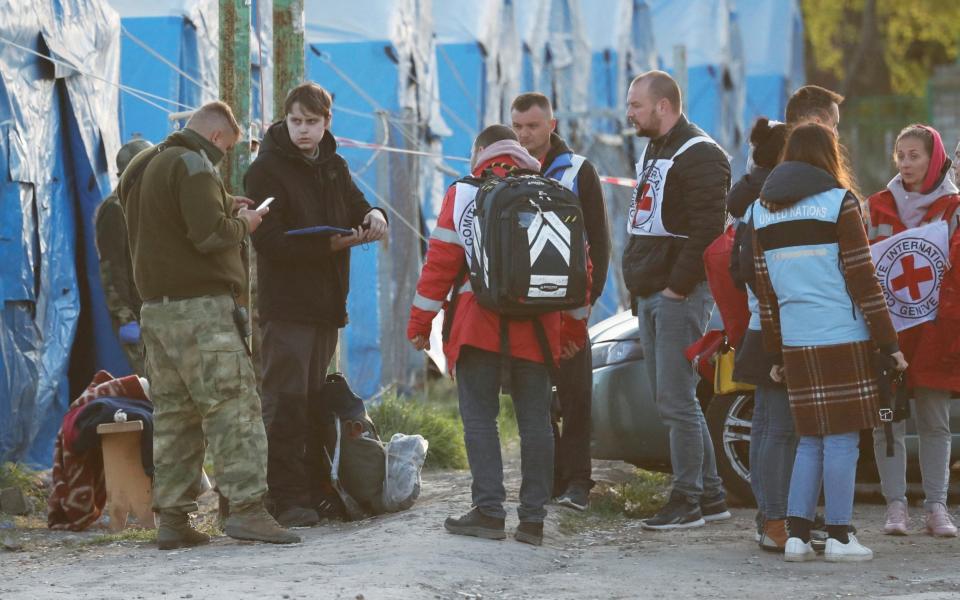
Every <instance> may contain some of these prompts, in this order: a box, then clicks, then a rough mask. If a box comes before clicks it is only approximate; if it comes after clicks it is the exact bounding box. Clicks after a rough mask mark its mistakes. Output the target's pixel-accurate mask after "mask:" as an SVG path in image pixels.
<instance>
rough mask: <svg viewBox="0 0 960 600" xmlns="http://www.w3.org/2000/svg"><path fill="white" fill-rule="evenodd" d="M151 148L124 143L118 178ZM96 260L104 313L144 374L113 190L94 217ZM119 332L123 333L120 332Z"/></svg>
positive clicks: (136, 308) (135, 296)
mask: <svg viewBox="0 0 960 600" xmlns="http://www.w3.org/2000/svg"><path fill="white" fill-rule="evenodd" d="M151 146H152V144H151V143H150V142H148V141H146V140H141V139H135V140H131V141H129V142H127V143H126V144H124V145H123V147H122V148H120V151H119V152H117V176H121V175H123V171H124V170H125V169H126V168H127V165H128V164H130V161H131V160H133V157H134V156H136V155H137V153H138V152H140V151H142V150H146V149H147V148H149V147H151ZM94 227H95V230H96V238H95V240H96V243H97V256H99V258H100V283H101V285H102V286H103V293H104V296H105V297H106V300H107V310H108V311H109V312H110V320H111V321H112V322H113V330H114V332H118V333H119V332H121V331H122V334H123V335H122V336H121V338H122V339H121V343H120V346H121V348H123V352H124V354H126V355H127V360H128V361H129V362H130V368H132V369H133V372H134V373H136V374H138V375H143V374H144V364H143V352H144V350H143V340H142V339H140V328H139V324H140V294H139V293H137V287H136V285H134V283H133V265H132V264H131V262H130V246H129V244H128V243H127V224H126V223H125V222H124V219H123V209H122V208H120V199H119V198H117V191H116V190H113V191H112V192H110V195H109V196H107V197H106V198H104V200H103V202H102V203H101V204H100V206H99V207H97V213H96V216H95V217H94ZM121 328H122V329H121Z"/></svg>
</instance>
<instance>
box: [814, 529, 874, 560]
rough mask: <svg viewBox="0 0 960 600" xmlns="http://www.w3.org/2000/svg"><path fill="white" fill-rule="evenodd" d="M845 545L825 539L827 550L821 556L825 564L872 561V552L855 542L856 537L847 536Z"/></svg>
mask: <svg viewBox="0 0 960 600" xmlns="http://www.w3.org/2000/svg"><path fill="white" fill-rule="evenodd" d="M848 537H849V538H850V539H849V541H848V542H847V543H846V544H841V543H840V542H839V541H838V540H835V539H833V538H827V549H826V550H825V551H824V553H823V556H824V558H825V559H826V560H827V562H862V561H865V560H872V559H873V550H871V549H870V548H867V547H866V546H864V545H863V544H861V543H860V542H858V541H857V536H855V535H853V534H849V535H848Z"/></svg>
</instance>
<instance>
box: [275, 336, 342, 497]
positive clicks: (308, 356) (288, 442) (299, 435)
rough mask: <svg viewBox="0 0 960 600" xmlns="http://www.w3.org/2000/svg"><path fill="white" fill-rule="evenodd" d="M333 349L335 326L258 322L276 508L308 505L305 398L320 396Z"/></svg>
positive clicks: (334, 349) (308, 422)
mask: <svg viewBox="0 0 960 600" xmlns="http://www.w3.org/2000/svg"><path fill="white" fill-rule="evenodd" d="M336 349H337V328H336V327H330V326H326V325H317V324H314V323H298V322H293V321H268V322H266V323H264V324H263V343H262V345H261V359H262V366H263V423H264V425H265V426H266V428H267V487H268V488H269V489H270V498H271V500H272V501H273V502H274V503H275V504H276V505H277V506H278V507H280V508H285V507H288V506H310V504H311V502H310V490H309V485H308V477H307V470H306V460H305V447H306V441H307V434H308V432H309V430H310V421H309V419H308V417H307V415H308V411H307V401H308V400H307V399H308V398H310V397H314V396H316V395H317V394H319V392H320V389H321V388H322V387H323V382H324V379H325V378H326V374H327V367H329V365H330V359H331V358H333V354H334V352H335V351H336Z"/></svg>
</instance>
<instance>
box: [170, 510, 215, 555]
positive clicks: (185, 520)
mask: <svg viewBox="0 0 960 600" xmlns="http://www.w3.org/2000/svg"><path fill="white" fill-rule="evenodd" d="M209 542H210V536H209V535H207V534H205V533H200V532H199V531H197V530H196V529H194V528H193V527H191V526H190V519H189V517H188V516H187V515H186V513H182V512H180V511H167V510H164V511H161V512H160V526H159V528H158V529H157V546H159V547H160V549H161V550H173V549H175V548H185V547H187V546H200V545H201V544H207V543H209Z"/></svg>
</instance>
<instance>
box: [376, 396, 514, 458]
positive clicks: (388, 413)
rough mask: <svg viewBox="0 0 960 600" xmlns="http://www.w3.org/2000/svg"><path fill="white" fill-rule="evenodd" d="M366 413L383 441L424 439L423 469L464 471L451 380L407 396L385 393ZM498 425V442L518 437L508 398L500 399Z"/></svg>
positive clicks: (464, 454) (455, 398)
mask: <svg viewBox="0 0 960 600" xmlns="http://www.w3.org/2000/svg"><path fill="white" fill-rule="evenodd" d="M369 412H370V418H372V419H373V422H374V423H375V424H376V425H377V429H378V430H379V432H380V437H381V438H382V439H383V440H384V441H385V442H386V441H387V440H389V439H390V437H391V436H392V435H393V434H394V433H398V432H399V433H406V434H411V435H412V434H420V435H422V436H423V437H425V438H426V439H427V441H428V442H429V443H430V449H429V450H428V452H427V460H426V463H425V464H424V468H428V469H466V468H467V452H466V449H465V448H464V445H463V422H462V421H461V420H460V408H459V402H458V399H457V388H456V384H455V383H454V382H453V381H451V380H450V379H447V378H444V379H440V380H436V381H431V382H430V383H428V384H427V386H426V387H425V388H424V389H423V390H422V392H421V393H419V394H414V395H412V396H408V397H398V396H397V395H396V394H395V393H392V392H391V393H387V394H384V395H383V396H382V397H381V401H380V403H379V404H377V405H375V406H372V407H370V408H369ZM497 426H498V428H499V430H500V442H501V443H503V444H507V443H510V442H512V441H514V440H516V439H518V438H519V433H518V429H517V417H516V413H515V412H514V409H513V402H512V401H511V400H510V397H509V396H501V397H500V414H499V416H498V417H497Z"/></svg>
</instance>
